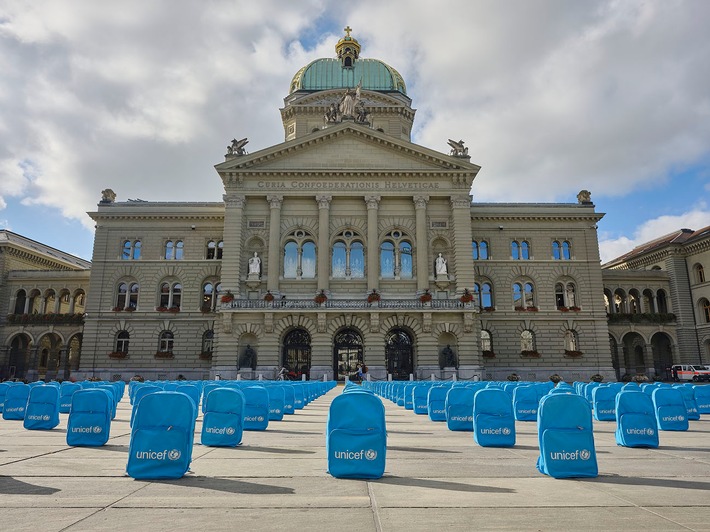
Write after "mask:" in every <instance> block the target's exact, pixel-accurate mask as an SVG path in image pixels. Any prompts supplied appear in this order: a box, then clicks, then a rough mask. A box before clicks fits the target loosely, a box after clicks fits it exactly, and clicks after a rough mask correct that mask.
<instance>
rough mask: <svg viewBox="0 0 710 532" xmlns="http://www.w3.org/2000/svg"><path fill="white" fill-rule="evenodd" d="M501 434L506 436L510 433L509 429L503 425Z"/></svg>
mask: <svg viewBox="0 0 710 532" xmlns="http://www.w3.org/2000/svg"><path fill="white" fill-rule="evenodd" d="M503 434H505V435H506V436H508V435H509V434H510V429H509V428H508V427H503Z"/></svg>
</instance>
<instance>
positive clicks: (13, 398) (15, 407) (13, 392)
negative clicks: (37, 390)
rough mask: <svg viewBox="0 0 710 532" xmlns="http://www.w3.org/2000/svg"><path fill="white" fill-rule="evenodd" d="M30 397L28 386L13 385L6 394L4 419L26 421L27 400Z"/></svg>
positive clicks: (3, 411) (3, 410)
mask: <svg viewBox="0 0 710 532" xmlns="http://www.w3.org/2000/svg"><path fill="white" fill-rule="evenodd" d="M29 397H30V387H29V385H27V384H13V385H12V386H10V388H9V389H8V390H7V393H6V394H5V405H4V406H3V409H2V418H3V419H15V420H19V419H25V408H27V399H29Z"/></svg>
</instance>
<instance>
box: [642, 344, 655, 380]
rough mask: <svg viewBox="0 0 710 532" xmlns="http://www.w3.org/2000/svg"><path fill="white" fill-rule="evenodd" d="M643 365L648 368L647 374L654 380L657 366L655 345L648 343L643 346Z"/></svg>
mask: <svg viewBox="0 0 710 532" xmlns="http://www.w3.org/2000/svg"><path fill="white" fill-rule="evenodd" d="M643 365H644V366H645V369H646V375H647V376H648V378H649V379H651V380H653V376H654V375H655V373H656V367H655V365H654V364H653V345H652V344H646V345H645V346H644V348H643Z"/></svg>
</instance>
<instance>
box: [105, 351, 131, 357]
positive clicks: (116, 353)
mask: <svg viewBox="0 0 710 532" xmlns="http://www.w3.org/2000/svg"><path fill="white" fill-rule="evenodd" d="M127 356H128V353H127V352H125V351H113V352H111V353H109V354H108V357H109V358H126V357H127Z"/></svg>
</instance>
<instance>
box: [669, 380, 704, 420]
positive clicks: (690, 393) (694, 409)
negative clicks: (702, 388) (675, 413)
mask: <svg viewBox="0 0 710 532" xmlns="http://www.w3.org/2000/svg"><path fill="white" fill-rule="evenodd" d="M673 388H675V389H676V390H680V393H681V394H682V395H683V402H684V403H685V408H686V410H687V411H688V421H698V420H699V419H700V412H698V403H697V402H696V401H695V390H696V386H695V384H690V383H688V384H680V385H677V386H673Z"/></svg>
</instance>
